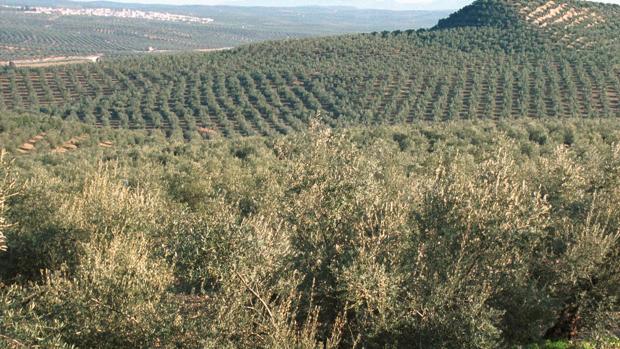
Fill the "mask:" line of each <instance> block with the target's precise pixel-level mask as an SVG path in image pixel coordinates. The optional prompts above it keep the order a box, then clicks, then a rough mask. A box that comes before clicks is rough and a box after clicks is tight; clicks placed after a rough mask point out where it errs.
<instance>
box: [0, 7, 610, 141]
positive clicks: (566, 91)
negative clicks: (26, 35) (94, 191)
mask: <svg viewBox="0 0 620 349" xmlns="http://www.w3.org/2000/svg"><path fill="white" fill-rule="evenodd" d="M525 3H526V2H523V4H525ZM527 4H528V6H526V7H527V8H526V7H520V6H519V5H518V3H517V2H507V1H499V0H495V1H489V0H478V1H476V2H475V3H474V4H472V5H471V6H468V7H466V8H464V9H462V10H461V11H458V12H456V13H455V14H453V15H451V16H450V17H448V18H447V19H446V20H443V21H441V22H440V23H439V24H438V25H437V26H436V27H435V28H433V29H432V30H417V31H416V30H407V31H377V32H375V33H372V34H351V35H342V36H333V37H324V38H313V39H289V40H280V41H270V42H266V43H259V44H251V45H244V46H241V47H239V48H237V49H234V50H231V51H227V52H219V53H210V54H197V53H195V54H183V55H153V56H149V57H133V58H127V59H121V60H111V61H108V62H103V63H97V64H87V65H71V66H64V67H54V68H47V69H11V68H5V69H4V72H3V73H2V74H0V86H2V90H1V92H2V94H1V96H2V98H1V99H0V100H1V103H0V109H1V108H5V109H9V110H15V111H20V110H31V111H35V112H41V113H43V114H44V115H53V116H56V117H60V118H65V119H71V120H83V121H84V122H86V123H89V124H93V125H99V126H100V127H120V128H131V129H147V130H155V129H160V130H162V131H165V132H166V133H167V134H168V135H173V134H181V135H183V136H185V137H186V138H194V137H207V138H208V137H214V136H217V135H223V136H230V137H234V136H246V135H264V136H270V135H277V134H286V133H290V132H294V131H298V130H302V129H304V128H305V127H306V125H307V122H308V120H309V118H310V117H311V116H313V115H315V114H316V113H317V112H320V114H321V115H322V117H323V118H324V120H325V122H327V123H328V124H330V125H334V126H339V125H354V124H384V123H387V124H398V123H414V122H420V121H425V122H430V121H449V120H457V119H478V118H481V119H498V120H511V119H515V118H548V117H553V118H566V117H571V118H582V117H587V118H594V117H620V55H619V54H618V42H617V38H618V37H620V32H619V31H618V28H617V27H616V26H615V25H616V23H618V18H619V17H618V6H613V5H602V4H593V5H590V4H586V3H581V2H561V3H560V2H553V3H542V2H541V3H540V4H538V3H534V2H527ZM563 4H566V5H563ZM562 5H563V6H562ZM577 5H582V6H581V7H578V6H577ZM569 6H573V7H574V10H572V11H571V8H568V9H567V7H569ZM556 8H559V10H554V9H556ZM580 11H581V12H580ZM572 13H581V15H579V16H580V17H577V18H575V17H576V16H577V15H574V16H572V17H571V15H569V14H572ZM569 17H570V18H569ZM578 18H583V19H581V20H579V19H578ZM565 37H566V38H569V37H576V38H577V39H579V38H583V39H581V40H577V39H574V40H572V41H570V40H568V39H563V38H565Z"/></svg>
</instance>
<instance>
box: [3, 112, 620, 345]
mask: <svg viewBox="0 0 620 349" xmlns="http://www.w3.org/2000/svg"><path fill="white" fill-rule="evenodd" d="M534 131H535V132H534ZM567 132H570V133H571V135H572V136H571V137H572V142H571V145H570V146H568V145H566V142H565V140H566V139H565V136H566V134H567ZM114 133H115V134H116V136H115V137H116V138H115V139H117V140H120V139H122V138H123V137H127V138H130V137H133V136H134V135H135V133H133V132H125V131H122V132H121V131H118V132H114ZM534 133H535V134H538V135H540V134H544V135H545V142H540V137H538V136H537V137H532V134H534ZM619 137H620V127H619V126H618V123H617V122H615V121H614V120H583V121H566V120H563V121H561V122H560V121H557V120H547V121H544V122H543V121H532V120H524V121H515V122H510V123H508V122H482V121H471V122H451V123H446V124H434V123H428V124H423V123H420V124H419V125H418V127H415V128H411V127H409V128H408V127H391V128H354V129H345V130H338V131H334V130H332V129H331V128H329V127H326V126H324V125H318V124H317V123H316V121H314V120H311V122H310V128H309V129H308V132H305V133H300V134H295V135H290V136H287V137H282V138H271V139H263V138H244V139H239V140H213V141H210V142H193V143H185V144H183V143H177V142H175V141H165V140H162V139H161V138H152V139H151V138H148V137H146V138H144V140H143V143H142V144H141V145H139V146H134V147H133V148H132V149H108V150H105V151H102V150H100V149H97V148H96V147H90V148H89V147H84V148H83V149H81V150H79V151H76V152H75V153H74V154H56V155H46V154H39V155H37V154H32V155H28V156H21V157H17V158H16V159H15V163H14V166H15V167H16V168H17V169H19V173H20V174H21V177H20V178H19V182H20V184H21V186H22V188H23V189H22V190H21V191H20V192H19V194H18V195H15V196H13V197H11V198H10V200H8V201H7V213H8V217H9V218H10V221H11V222H12V223H16V224H15V225H12V226H10V227H8V228H7V229H6V235H7V237H8V238H9V239H8V243H9V249H8V251H7V252H4V253H2V254H1V255H0V265H1V266H2V269H1V270H2V275H1V277H2V279H1V282H2V286H0V300H1V301H2V302H0V311H1V312H2V314H3V316H2V317H1V319H0V335H1V336H0V344H2V345H4V346H8V347H11V346H19V345H20V344H17V343H21V345H22V346H37V345H38V346H40V347H57V348H61V347H70V346H76V347H98V348H114V347H158V346H159V347H218V348H219V347H261V348H272V347H288V346H291V345H292V346H295V347H299V348H318V347H330V348H336V347H342V348H345V347H371V348H375V347H376V348H380V347H416V348H428V347H446V348H495V347H511V346H520V345H521V346H522V345H528V344H530V343H545V340H547V339H552V338H559V339H561V338H562V337H563V338H564V339H569V338H571V337H575V336H578V337H579V338H583V339H586V340H587V341H588V342H589V343H592V345H593V346H595V347H599V346H600V347H604V345H607V344H606V343H613V338H614V335H615V332H614V331H616V330H617V324H618V320H619V319H618V306H619V303H618V298H617V292H616V291H617V289H618V287H619V286H620V264H619V263H618V260H620V259H619V258H618V257H619V256H618V251H619V248H618V243H619V241H620V240H619V236H618V231H619V230H620V220H619V219H618V217H619V216H620V214H619V213H620V212H618V210H619V208H620V191H618V188H620V185H619V184H620V183H618V180H620V155H619V154H620V148H618V146H617V145H615V144H614V143H615V142H616V141H617V140H618V139H619ZM405 142H406V143H405ZM403 144H405V145H406V146H403ZM205 154H208V156H205ZM60 160H62V161H60ZM564 343H573V342H566V341H550V342H548V343H547V344H544V345H546V346H547V347H559V346H562V345H564ZM575 343H577V342H575ZM570 345H573V344H570ZM574 345H578V344H574ZM584 345H585V344H584ZM568 347H571V346H568Z"/></svg>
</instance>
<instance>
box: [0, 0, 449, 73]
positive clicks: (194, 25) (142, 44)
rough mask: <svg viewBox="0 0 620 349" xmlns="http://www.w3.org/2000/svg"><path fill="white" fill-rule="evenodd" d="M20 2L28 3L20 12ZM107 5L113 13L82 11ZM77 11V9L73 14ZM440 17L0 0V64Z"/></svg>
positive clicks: (225, 43)
mask: <svg viewBox="0 0 620 349" xmlns="http://www.w3.org/2000/svg"><path fill="white" fill-rule="evenodd" d="M3 3H5V4H9V5H2V4H3ZM26 5H29V7H27V9H28V10H26V7H25V6H26ZM37 9H38V10H37ZM114 11H116V12H118V13H120V14H121V15H117V16H89V15H84V14H92V13H97V12H105V13H107V14H110V13H113V12H114ZM123 11H125V12H124V13H123ZM131 11H134V12H145V11H148V12H155V13H157V14H161V15H159V16H150V18H160V19H162V18H163V19H166V18H167V17H171V16H177V17H179V16H184V17H191V18H192V19H194V20H199V19H200V20H204V21H205V22H204V23H202V22H200V21H198V22H188V21H173V20H149V19H144V18H140V16H138V18H126V17H127V16H130V17H131V13H128V12H131ZM80 13H82V14H83V15H77V14H80ZM444 15H445V13H443V12H433V11H405V12H395V11H368V10H358V9H354V8H340V7H326V8H319V7H303V8H284V7H278V8H256V7H255V8H246V7H234V6H145V5H138V4H120V3H113V2H97V3H90V2H72V1H62V2H53V1H32V0H30V1H29V0H20V1H10V2H7V1H0V65H2V62H8V61H10V60H24V59H32V58H41V57H48V56H82V55H103V56H105V57H117V56H126V55H136V54H144V53H147V52H149V49H150V50H155V51H194V50H204V49H213V48H223V47H233V46H239V45H244V44H248V43H253V42H261V41H265V40H278V39H287V38H304V37H310V36H325V35H335V34H343V33H359V32H370V31H375V30H384V29H389V30H395V29H403V28H411V27H415V28H422V27H425V28H428V27H431V26H433V25H435V24H436V23H437V20H438V19H439V18H441V17H442V16H444ZM123 16H125V17H123ZM142 17H145V16H142ZM146 18H149V16H146ZM211 19H212V20H213V21H210V20H211ZM207 20H209V21H208V22H207Z"/></svg>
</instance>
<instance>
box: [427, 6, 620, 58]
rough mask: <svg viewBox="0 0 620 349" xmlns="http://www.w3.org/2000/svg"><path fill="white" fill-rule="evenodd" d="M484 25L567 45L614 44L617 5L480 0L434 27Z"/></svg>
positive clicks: (619, 40)
mask: <svg viewBox="0 0 620 349" xmlns="http://www.w3.org/2000/svg"><path fill="white" fill-rule="evenodd" d="M485 26H491V27H498V28H504V29H510V30H513V31H515V30H525V29H530V30H535V31H537V32H538V33H542V34H543V35H545V36H547V37H548V38H549V39H550V42H553V43H558V44H562V45H565V46H567V47H569V48H572V47H575V48H590V47H597V48H600V47H601V46H603V47H614V46H615V47H617V46H618V45H619V44H620V35H618V34H619V33H620V6H619V5H612V4H603V3H596V2H590V1H577V0H533V1H530V0H528V1H524V0H518V1H511V0H479V1H476V2H474V3H473V4H471V5H469V6H466V7H464V8H463V9H461V10H459V11H458V12H455V13H454V14H452V15H450V16H449V17H448V18H446V19H442V20H440V21H439V23H438V24H437V26H436V27H435V28H436V29H448V28H459V27H485Z"/></svg>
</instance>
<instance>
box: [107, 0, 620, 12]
mask: <svg viewBox="0 0 620 349" xmlns="http://www.w3.org/2000/svg"><path fill="white" fill-rule="evenodd" d="M116 1H118V2H133V3H135V2H140V3H157V4H173V5H189V4H196V5H258V6H307V5H317V6H354V7H358V8H380V9H390V10H447V9H451V10H452V9H458V8H461V7H463V6H465V5H467V4H469V3H471V2H472V0H116ZM603 2H607V3H614V4H620V0H608V1H603Z"/></svg>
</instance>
